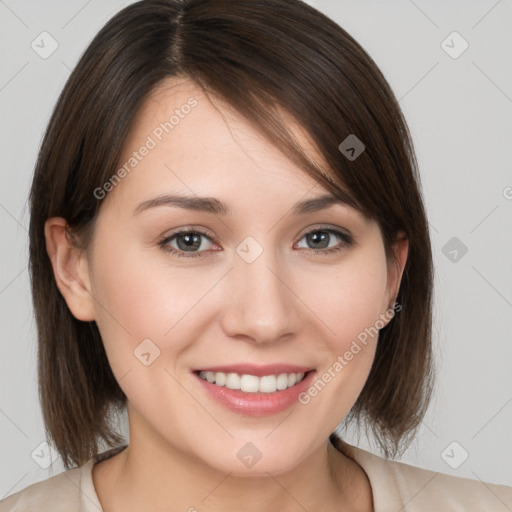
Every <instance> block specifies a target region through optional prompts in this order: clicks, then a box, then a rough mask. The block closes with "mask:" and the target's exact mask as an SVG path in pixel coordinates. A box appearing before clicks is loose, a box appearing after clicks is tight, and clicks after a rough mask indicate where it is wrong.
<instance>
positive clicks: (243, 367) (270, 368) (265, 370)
mask: <svg viewBox="0 0 512 512" xmlns="http://www.w3.org/2000/svg"><path fill="white" fill-rule="evenodd" d="M310 370H313V368H311V367H308V366H298V365H294V364H267V365H261V366H260V365H256V364H250V363H243V364H231V365H222V366H210V367H208V368H196V369H194V370H193V371H194V372H199V371H205V372H222V373H238V374H239V375H254V376H256V377H263V376H264V375H279V374H280V373H306V372H308V371H310Z"/></svg>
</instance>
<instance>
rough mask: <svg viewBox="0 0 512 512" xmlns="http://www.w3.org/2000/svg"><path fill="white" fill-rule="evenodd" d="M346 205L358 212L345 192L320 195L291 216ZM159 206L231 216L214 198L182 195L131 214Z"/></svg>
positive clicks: (151, 202)
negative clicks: (337, 194)
mask: <svg viewBox="0 0 512 512" xmlns="http://www.w3.org/2000/svg"><path fill="white" fill-rule="evenodd" d="M336 204H339V205H346V206H350V207H352V208H355V209H357V210H359V207H358V206H357V204H356V202H355V201H354V199H353V198H352V197H351V196H350V195H349V194H348V193H347V192H339V196H333V195H330V194H327V195H322V196H319V197H315V198H312V199H307V200H306V201H301V202H299V203H296V204H295V205H294V206H293V208H292V214H293V215H304V214H306V213H313V212H317V211H320V210H324V209H326V208H329V207H330V206H333V205H336ZM159 206H167V207H175V208H183V209H186V210H195V211H201V212H206V213H213V214H215V215H232V211H231V209H230V208H229V207H228V206H226V205H225V204H224V203H222V202H221V201H219V200H218V199H216V198H215V197H199V196H183V195H168V194H166V195H161V196H158V197H155V198H153V199H148V200H146V201H143V202H142V203H140V204H139V205H138V206H137V208H135V210H134V212H133V214H134V215H137V214H139V213H141V212H143V211H146V210H149V209H151V208H157V207H159Z"/></svg>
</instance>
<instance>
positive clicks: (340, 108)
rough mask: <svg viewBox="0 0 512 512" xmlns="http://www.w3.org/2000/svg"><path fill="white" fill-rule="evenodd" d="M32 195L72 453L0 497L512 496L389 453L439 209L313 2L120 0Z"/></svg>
mask: <svg viewBox="0 0 512 512" xmlns="http://www.w3.org/2000/svg"><path fill="white" fill-rule="evenodd" d="M30 200H31V224H30V270H31V278H32V292H33V298H34V306H35V311H36V319H37V325H38V335H39V379H40V398H41V404H42V410H43V415H44V420H45V423H46V427H47V431H48V434H49V441H51V442H52V443H53V444H54V445H55V447H56V449H57V450H58V452H59V454H60V455H61V457H62V459H63V461H64V464H65V466H66V469H67V471H66V472H64V473H62V474H60V475H57V476H55V477H52V478H50V479H48V480H45V481H43V482H40V483H37V484H34V485H32V486H30V487H28V488H26V489H25V490H23V491H21V492H19V493H16V494H14V495H13V496H10V497H8V498H7V499H6V500H4V501H3V502H1V503H0V511H2V512H4V511H7V510H18V511H20V510H40V511H41V510H43V511H44V510H52V511H53V510H59V509H61V510H66V511H71V510H80V511H93V510H103V511H105V512H117V511H121V510H122V511H123V512H130V511H135V510H137V511H140V510H148V511H152V510H155V511H156V510H173V511H174V510H176V511H178V510H179V511H181V510H188V511H195V510H197V511H201V510H208V511H212V512H213V511H218V510H224V511H225V510H241V509H243V510H248V511H252V510H258V511H262V510H263V511H267V510H268V511H270V510H287V511H295V510H310V511H313V510H314V511H332V510H340V511H341V510H351V511H352V510H358V511H370V510H377V511H388V510H389V511H395V510H401V509H404V510H415V511H416V510H429V511H430V510H482V509H486V510H495V511H499V510H509V509H510V507H511V506H512V489H510V488H508V487H505V486H499V485H492V484H484V483H481V482H476V481H472V480H468V479H463V478H455V477H452V476H448V475H441V474H438V473H435V472H431V471H427V470H423V469H420V468H414V467H412V466H409V465H406V464H402V463H399V462H395V461H392V460H387V459H388V458H390V457H396V456H397V454H399V453H401V452H403V450H404V449H405V448H406V447H407V445H408V443H409V442H410V441H411V439H412V438H413V436H414V433H415V432H416V430H417V427H418V426H419V424H420V422H421V420H422V418H423V416H424V414H425V411H426V409H427V406H428V403H429V399H430V396H431V393H432V385H433V364H432V353H431V299H432V259H431V248H430V240H429V234H428V227H427V226H428V224H427V220H426V216H425V211H424V207H423V202H422V198H421V193H420V189H419V177H418V174H417V167H416V161H415V157H414V151H413V146H412V143H411V140H410V136H409V132H408V129H407V125H406V123H405V121H404V119H403V116H402V113H401V111H400V108H399V106H398V103H397V102H396V99H395V97H394V95H393V93H392V91H391V90H390V88H389V86H388V84H387V83H386V81H385V79H384V78H383V76H382V74H381V73H380V71H379V70H378V69H377V67H376V66H375V64H374V63H373V61H372V60H371V59H370V57H369V56H368V55H367V54H366V53H365V52H364V50H363V49H362V48H361V47H360V46H359V45H358V44H357V43H356V42H355V41H354V40H353V39H352V38H351V37H350V36H349V35H348V34H347V33H346V32H345V31H344V30H343V29H341V28H340V27H339V26H338V25H336V24H335V23H333V22H332V21H331V20H329V19H328V18H326V17H325V16H323V15H322V14H320V13H319V12H317V11H316V10H314V9H313V8H311V7H309V6H307V5H306V4H303V3H302V2H299V1H297V0H263V1H253V0H242V1H234V0H215V1H213V0H182V1H178V0H150V1H143V2H138V3H135V4H132V5H130V6H129V7H127V8H125V9H123V10H122V11H121V12H120V13H118V14H117V15H116V16H114V18H112V20H110V21H109V22H108V23H107V25H106V26H105V27H104V28H103V29H102V30H101V31H100V32H99V34H98V35H97V37H96V38H95V39H94V40H93V42H92V43H91V45H90V46H89V48H88V49H87V51H86V52H85V53H84V55H83V57H82V58H81V60H80V62H79V64H78V65H77V67H76V69H75V70H74V71H73V73H72V75H71V77H70V79H69V81H68V83H67V84H66V86H65V88H64V91H63V92H62V95H61V97H60V98H59V101H58V104H57V106H56V109H55V111H54V113H53V115H52V118H51V121H50V123H49V126H48V130H47V133H46V136H45V138H44V141H43V144H42V147H41V151H40V155H39V159H38V162H37V166H36V171H35V176H34V181H33V186H32V190H31V197H30ZM124 407H126V409H127V412H128V419H129V427H130V439H129V443H128V444H125V443H123V439H122V438H121V436H120V435H119V432H117V431H116V429H115V428H114V426H113V419H115V417H116V414H117V413H118V412H119V411H122V410H123V408H124ZM342 420H345V422H346V423H348V422H349V421H351V420H354V421H356V422H357V424H358V425H359V426H363V425H364V426H365V427H367V428H368V427H369V429H370V430H371V431H372V433H373V434H374V436H375V438H376V439H377V440H378V442H379V444H380V446H381V447H382V450H383V452H384V456H385V457H386V458H381V457H378V456H376V455H373V454H371V453H369V452H366V451H364V450H362V449H359V448H357V447H355V446H351V445H349V444H348V443H346V442H344V441H343V440H342V439H341V438H339V437H337V435H335V434H334V431H335V429H336V427H337V426H338V424H339V423H340V422H341V421H342ZM101 446H103V447H108V449H107V450H104V449H102V448H101ZM73 466H78V467H74V468H73Z"/></svg>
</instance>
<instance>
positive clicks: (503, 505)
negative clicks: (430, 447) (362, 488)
mask: <svg viewBox="0 0 512 512" xmlns="http://www.w3.org/2000/svg"><path fill="white" fill-rule="evenodd" d="M334 444H335V446H336V447H337V448H338V449H341V451H342V452H343V453H344V454H345V455H347V456H348V457H351V458H352V459H354V460H355V461H356V462H357V463H358V464H359V465H360V466H361V467H362V468H363V469H364V471H365V472H366V474H367V476H368V479H369V480H370V484H371V487H372V492H373V499H374V506H375V511H376V512H388V511H389V512H391V511H395V510H406V511H407V512H425V511H429V512H430V511H432V510H443V512H452V511H453V512H458V511H461V512H462V511H464V512H471V511H475V512H486V511H489V512H491V511H492V512H510V511H511V510H512V487H508V486H505V485H498V484H491V483H487V482H482V481H480V480H473V479H470V478H462V477H457V476H452V475H448V474H445V473H439V472H436V471H431V470H428V469H423V468H419V467H416V466H412V465H410V464H406V463H404V462H398V461H393V460H388V459H384V458H382V457H379V456H377V455H375V454H373V453H370V452H368V451H366V450H362V449H360V448H357V447H355V446H352V445H349V444H347V443H345V442H344V441H341V443H334Z"/></svg>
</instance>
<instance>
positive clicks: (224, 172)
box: [114, 78, 321, 197]
mask: <svg viewBox="0 0 512 512" xmlns="http://www.w3.org/2000/svg"><path fill="white" fill-rule="evenodd" d="M279 115H280V116H281V117H282V120H283V122H284V124H285V126H286V128H287V129H288V130H289V131H291V133H292V135H293V136H294V137H295V138H296V140H297V141H298V143H299V144H300V145H301V146H302V147H304V148H305V149H306V151H307V153H308V155H309V157H310V158H311V159H312V160H313V161H316V162H319V161H320V160H321V159H320V156H319V153H318V152H317V151H316V150H315V148H314V145H313V144H312V143H311V141H310V140H309V138H308V137H307V135H306V132H305V130H304V129H303V128H302V127H300V126H299V125H298V123H296V122H295V121H294V120H293V118H292V117H291V116H290V115H289V114H287V113H286V112H284V111H283V110H280V111H279ZM117 167H118V169H123V168H124V169H125V170H126V172H125V173H123V174H124V175H125V178H123V183H121V185H122V187H120V186H116V190H115V191H114V192H115V195H119V190H120V189H121V188H124V189H126V190H125V194H126V195H127V196H130V195H131V196H133V195H136V196H137V197H140V195H141V193H144V192H147V193H149V192H150V190H151V191H153V192H154V191H155V188H157V187H158V186H160V187H162V188H171V189H176V188H177V189H179V190H187V189H188V190H187V192H193V193H202V192H208V193H211V194H220V193H221V191H224V192H227V193H229V192H230V191H231V192H236V191H237V190H239V188H238V187H240V183H241V182H243V183H250V184H251V185H252V187H253V189H254V188H257V187H267V188H273V189H277V188H279V189H280V190H283V189H284V188H286V189H287V190H291V191H293V193H294V194H304V193H307V191H308V190H311V189H312V187H315V188H316V189H318V188H319V185H318V184H317V182H316V181H315V180H314V179H313V178H311V177H310V176H308V175H307V174H306V173H305V172H304V171H303V170H302V169H300V168H299V167H298V166H297V165H296V164H294V163H292V162H291V161H290V160H289V159H287V158H286V157H285V156H284V154H283V153H281V151H280V150H279V149H278V148H277V147H276V146H275V145H274V144H272V143H271V142H270V141H268V140H266V139H265V137H264V135H263V134H262V133H261V132H259V131H258V129H257V128H256V127H255V126H254V125H253V124H251V123H249V122H248V121H247V120H246V119H245V118H244V117H243V116H242V115H241V114H240V113H238V112H237V111H236V110H235V109H234V108H233V107H232V106H230V105H229V104H228V103H226V102H224V101H223V100H221V99H220V98H219V97H218V96H215V95H210V94H208V95H205V93H204V92H203V90H202V89H201V88H200V87H199V86H198V85H197V84H195V83H194V82H192V81H190V80H187V79H183V78H178V79H177V78H173V79H169V80H166V81H165V82H163V83H161V84H160V85H159V86H158V87H157V88H156V89H155V90H154V91H153V92H152V93H151V94H150V95H149V96H148V97H147V98H146V100H145V101H144V102H143V104H142V107H141V108H140V110H139V112H138V113H137V116H136V117H135V119H134V122H133V124H132V126H131V129H130V132H129V134H128V137H127V138H126V140H125V143H124V146H123V151H122V153H121V157H120V159H119V162H118V166H117ZM125 194H123V195H125Z"/></svg>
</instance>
